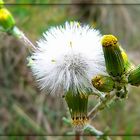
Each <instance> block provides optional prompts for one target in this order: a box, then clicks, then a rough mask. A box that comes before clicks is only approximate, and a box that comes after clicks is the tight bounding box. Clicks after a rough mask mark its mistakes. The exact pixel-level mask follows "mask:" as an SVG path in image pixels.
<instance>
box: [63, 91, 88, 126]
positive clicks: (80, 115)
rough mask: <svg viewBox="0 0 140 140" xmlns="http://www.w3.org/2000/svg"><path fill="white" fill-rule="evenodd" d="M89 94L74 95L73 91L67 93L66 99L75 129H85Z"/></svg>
mask: <svg viewBox="0 0 140 140" xmlns="http://www.w3.org/2000/svg"><path fill="white" fill-rule="evenodd" d="M88 97H89V94H85V93H79V92H78V93H73V90H72V89H71V90H69V91H67V93H66V94H65V96H64V98H65V100H66V103H67V105H68V108H69V112H70V115H71V118H72V124H73V126H74V127H83V126H84V125H85V124H86V123H87V121H88V117H87V107H88Z"/></svg>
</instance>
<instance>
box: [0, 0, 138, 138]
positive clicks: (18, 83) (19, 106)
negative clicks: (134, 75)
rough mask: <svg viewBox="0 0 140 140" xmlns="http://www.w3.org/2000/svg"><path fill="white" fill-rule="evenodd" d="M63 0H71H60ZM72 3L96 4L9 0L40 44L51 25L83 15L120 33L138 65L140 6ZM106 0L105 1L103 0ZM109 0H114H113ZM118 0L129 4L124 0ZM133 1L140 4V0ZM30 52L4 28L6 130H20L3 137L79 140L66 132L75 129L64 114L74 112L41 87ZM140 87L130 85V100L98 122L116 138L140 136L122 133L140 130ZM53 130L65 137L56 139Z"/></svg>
mask: <svg viewBox="0 0 140 140" xmlns="http://www.w3.org/2000/svg"><path fill="white" fill-rule="evenodd" d="M5 2H6V3H7V4H8V3H13V4H15V3H16V4H17V3H18V4H21V3H36V4H37V3H59V1H58V0H53V1H52V0H36V1H35V0H5ZM63 2H65V1H61V2H60V3H63ZM67 2H68V3H69V2H72V3H74V2H75V3H81V2H83V3H86V2H88V3H92V4H86V5H83V4H75V5H74V4H71V5H61V4H60V5H52V4H51V5H49V4H48V5H31V4H30V5H7V8H8V9H9V10H10V11H11V12H12V14H13V15H14V17H15V19H16V22H17V26H18V27H19V28H20V29H21V30H22V31H23V32H24V33H25V34H26V35H27V36H28V37H29V38H30V39H31V40H32V42H33V43H34V44H35V43H36V40H38V39H39V38H40V36H41V34H42V33H43V32H44V31H46V30H47V29H48V28H49V27H50V26H55V25H61V24H63V23H64V22H65V21H70V20H78V21H81V22H82V23H88V24H90V25H91V26H92V27H95V28H97V29H100V31H101V33H102V34H109V33H111V34H114V35H116V36H117V37H118V38H119V40H120V42H121V44H122V46H123V47H124V48H125V49H126V51H127V52H128V54H129V56H130V58H131V59H132V61H133V62H134V63H135V64H138V63H140V55H139V54H140V53H139V52H140V47H139V46H140V40H139V38H140V29H139V27H140V18H139V15H140V5H104V4H97V3H99V1H97V0H88V1H84V0H81V1H80V0H71V1H70V0H69V1H67ZM100 2H101V3H104V1H103V0H102V1H100ZM106 2H107V3H112V2H111V1H109V0H108V1H106ZM113 2H114V3H117V2H119V3H123V1H121V0H119V1H118V0H117V1H116V0H114V1H113ZM124 2H128V1H124ZM130 2H132V1H130ZM133 2H134V3H137V1H133ZM133 2H132V3H133ZM94 3H96V4H94ZM28 55H29V52H28V50H27V49H26V48H25V47H24V46H23V44H21V43H20V42H19V41H17V40H15V38H13V37H11V36H7V35H6V34H5V33H0V124H1V125H0V135H15V136H11V137H4V136H3V137H0V139H4V140H7V139H10V140H18V139H20V140H45V139H48V140H53V139H56V140H69V139H74V137H73V136H71V137H66V136H65V137H62V136H61V135H64V134H67V132H69V131H72V128H70V127H69V126H67V125H65V124H64V123H63V121H62V117H63V116H68V113H67V108H66V106H65V103H64V101H63V99H61V98H58V97H57V98H56V97H51V96H49V95H47V94H45V92H40V90H39V89H38V88H37V86H36V81H35V79H33V76H32V73H31V71H30V69H29V68H28V67H27V66H26V63H27V62H26V57H27V56H28ZM139 92H140V88H130V91H129V93H130V94H129V98H128V99H127V100H125V101H116V103H113V105H111V107H110V108H109V109H106V110H104V111H102V112H101V113H100V114H99V115H98V116H97V117H96V118H95V119H94V120H93V121H92V124H93V125H94V126H95V127H96V128H97V129H99V130H105V129H109V134H110V135H116V137H114V136H112V139H113V140H133V139H135V140H139V137H133V136H129V137H128V136H123V137H122V136H119V135H140V127H139V126H140V121H139V119H140V109H139V108H140V94H139ZM95 103H96V99H95V98H91V99H90V102H89V110H90V109H91V108H92V107H93V106H94V104H95ZM16 135H23V136H22V137H18V136H16ZM24 135H26V136H24ZM31 135H42V136H38V137H35V136H31ZM45 135H52V136H47V137H46V136H45ZM53 135H60V136H59V137H57V138H54V137H53ZM117 135H118V136H117ZM83 139H84V140H94V139H95V138H94V137H87V136H86V137H83Z"/></svg>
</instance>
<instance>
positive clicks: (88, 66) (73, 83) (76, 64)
mask: <svg viewBox="0 0 140 140" xmlns="http://www.w3.org/2000/svg"><path fill="white" fill-rule="evenodd" d="M100 40H101V35H100V33H99V31H98V30H95V29H92V28H90V27H89V26H88V25H80V23H79V22H70V23H69V22H66V23H65V24H64V25H63V26H57V27H51V28H50V29H49V30H48V31H46V32H45V33H44V34H43V37H42V38H41V39H40V40H39V41H38V42H37V44H38V47H37V49H36V50H35V51H34V53H33V54H32V56H31V57H32V59H33V61H34V63H33V64H32V66H31V69H32V71H33V74H34V75H35V77H36V79H37V81H38V83H39V86H40V88H41V89H46V90H47V91H48V92H49V93H51V94H64V93H66V92H67V91H68V90H69V89H70V88H72V89H73V91H74V94H76V93H77V92H80V93H86V92H87V89H90V90H91V92H94V89H93V87H92V84H91V79H92V77H93V76H95V75H97V74H104V73H105V63H104V57H103V52H102V47H101V41H100Z"/></svg>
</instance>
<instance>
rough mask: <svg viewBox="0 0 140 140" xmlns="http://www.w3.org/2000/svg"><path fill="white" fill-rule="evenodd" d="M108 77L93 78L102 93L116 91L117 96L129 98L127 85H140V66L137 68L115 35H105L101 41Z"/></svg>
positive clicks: (93, 82) (98, 76)
mask: <svg viewBox="0 0 140 140" xmlns="http://www.w3.org/2000/svg"><path fill="white" fill-rule="evenodd" d="M101 43H102V48H103V53H104V58H105V65H106V71H107V72H108V76H105V75H97V76H95V77H93V79H92V84H93V86H94V87H95V88H96V89H98V90H99V91H101V92H111V91H113V90H116V96H117V97H120V98H126V97H127V93H128V91H127V85H128V84H131V85H134V86H139V85H140V65H139V66H137V67H136V68H135V67H134V65H133V64H132V63H131V62H130V60H129V59H128V56H127V54H126V52H125V51H124V49H123V48H122V47H121V46H120V44H119V43H118V40H117V38H116V37H115V36H113V35H104V36H103V37H102V40H101Z"/></svg>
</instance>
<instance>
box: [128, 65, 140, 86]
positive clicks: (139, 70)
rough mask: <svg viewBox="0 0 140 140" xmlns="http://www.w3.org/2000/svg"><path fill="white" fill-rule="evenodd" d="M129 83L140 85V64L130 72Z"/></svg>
mask: <svg viewBox="0 0 140 140" xmlns="http://www.w3.org/2000/svg"><path fill="white" fill-rule="evenodd" d="M128 83H130V84H131V85H134V86H139V85H140V65H138V66H137V67H136V68H135V69H134V70H132V71H131V72H130V75H129V76H128Z"/></svg>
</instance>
